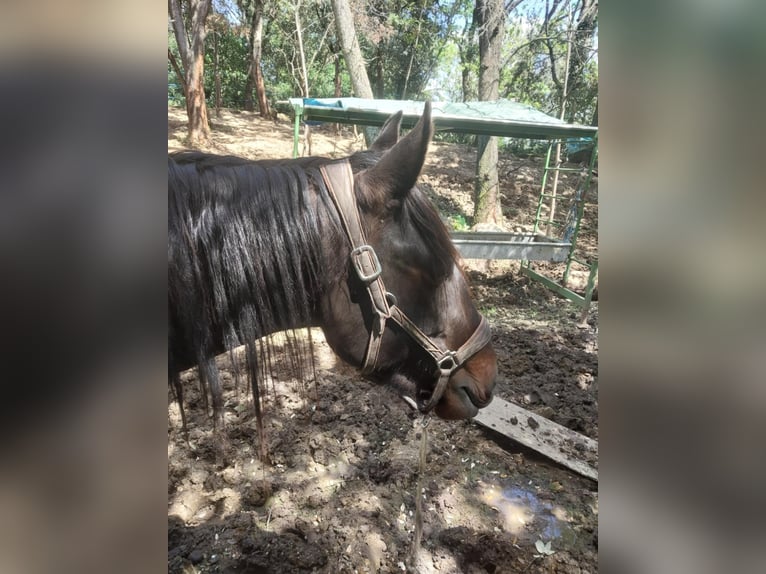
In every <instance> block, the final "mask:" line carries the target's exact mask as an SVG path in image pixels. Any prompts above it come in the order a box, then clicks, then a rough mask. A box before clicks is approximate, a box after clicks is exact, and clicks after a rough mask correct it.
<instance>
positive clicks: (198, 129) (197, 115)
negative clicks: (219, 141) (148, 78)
mask: <svg viewBox="0 0 766 574" xmlns="http://www.w3.org/2000/svg"><path fill="white" fill-rule="evenodd" d="M210 4H211V0H188V3H184V7H185V8H186V11H187V14H189V17H190V20H191V22H190V33H189V34H187V32H186V26H185V24H184V18H183V11H182V6H181V0H168V11H169V13H170V20H171V22H172V25H173V32H174V33H175V37H176V42H177V44H178V52H179V54H180V55H181V61H182V63H183V68H184V78H185V81H186V115H187V116H188V118H189V135H188V143H189V145H192V146H196V145H200V144H204V143H205V142H207V141H208V140H209V139H210V126H209V125H208V120H207V104H206V103H205V83H204V81H205V35H206V30H205V22H206V20H207V15H208V13H209V12H210Z"/></svg>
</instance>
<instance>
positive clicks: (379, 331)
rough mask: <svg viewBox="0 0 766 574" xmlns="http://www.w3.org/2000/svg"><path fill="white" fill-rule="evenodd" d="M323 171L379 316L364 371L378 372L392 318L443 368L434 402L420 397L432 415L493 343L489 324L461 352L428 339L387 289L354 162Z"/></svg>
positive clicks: (353, 258) (354, 263)
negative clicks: (460, 373) (456, 377)
mask: <svg viewBox="0 0 766 574" xmlns="http://www.w3.org/2000/svg"><path fill="white" fill-rule="evenodd" d="M319 171H320V172H321V174H322V178H323V179H324V182H325V185H326V186H327V191H328V192H329V194H330V197H331V198H332V200H333V203H334V204H335V207H336V209H337V210H338V214H339V215H340V219H341V221H342V223H343V229H344V230H345V232H346V236H347V237H348V239H349V241H350V243H351V265H352V267H353V268H354V270H355V271H356V274H357V276H358V277H359V279H360V280H361V281H362V283H364V285H365V288H366V290H367V293H368V294H369V296H370V301H371V303H372V312H373V314H374V315H375V321H374V323H373V325H372V329H370V338H369V341H368V343H367V351H366V353H365V356H364V361H363V362H362V373H363V374H369V373H371V372H372V371H373V370H374V369H375V365H376V364H377V362H378V355H379V354H380V346H381V342H382V340H383V332H384V331H385V329H386V323H387V321H388V320H389V319H391V320H392V321H394V322H395V323H396V324H397V325H399V327H401V329H402V330H403V331H404V332H406V333H407V334H408V335H409V336H410V337H411V338H412V339H413V340H414V341H415V342H416V343H417V344H418V345H420V347H421V348H422V349H423V350H424V351H425V352H426V353H428V354H429V355H430V356H431V357H432V358H433V359H434V361H435V363H436V366H437V368H438V369H439V373H440V375H439V381H438V382H437V383H436V386H435V387H434V390H433V392H432V393H431V396H430V397H429V398H428V400H422V399H421V398H420V397H418V398H417V406H418V410H420V412H422V413H427V412H429V411H431V410H432V409H433V408H434V407H435V406H436V405H437V403H438V402H439V401H440V400H441V398H442V395H444V391H445V390H446V389H447V383H448V382H449V378H450V376H451V375H452V373H454V372H455V371H457V370H458V369H459V368H460V367H462V366H463V365H464V364H465V362H466V361H467V360H468V359H470V358H471V357H473V356H474V355H475V354H476V353H478V352H479V351H480V350H481V349H483V348H484V347H485V346H486V345H487V344H488V343H489V342H490V338H491V333H490V329H489V324H488V323H487V320H486V319H485V318H484V317H482V318H481V321H480V322H479V325H478V327H476V330H475V331H474V332H473V334H472V335H471V336H470V337H469V338H468V340H467V341H466V342H465V343H463V345H462V346H461V347H460V348H459V349H458V350H457V351H451V350H448V349H442V348H441V346H439V345H438V344H437V343H436V342H435V341H434V340H433V339H431V337H429V336H428V335H426V334H425V333H424V332H423V331H422V329H420V328H419V327H418V326H417V325H416V324H415V323H413V322H412V321H411V320H410V318H409V317H407V315H405V313H404V312H403V311H402V310H401V309H400V308H399V307H397V305H396V298H395V297H394V296H393V294H391V293H389V292H387V291H386V288H385V285H383V280H382V279H381V277H380V274H381V272H382V268H381V265H380V261H379V260H378V256H377V254H376V253H375V250H374V249H373V248H372V246H371V245H369V244H368V243H367V239H366V238H365V235H364V230H363V229H362V223H361V220H360V219H359V209H358V207H357V204H356V196H355V195H354V175H353V173H352V172H351V165H350V164H349V162H348V160H344V161H342V162H336V163H329V164H326V165H323V166H321V167H320V168H319Z"/></svg>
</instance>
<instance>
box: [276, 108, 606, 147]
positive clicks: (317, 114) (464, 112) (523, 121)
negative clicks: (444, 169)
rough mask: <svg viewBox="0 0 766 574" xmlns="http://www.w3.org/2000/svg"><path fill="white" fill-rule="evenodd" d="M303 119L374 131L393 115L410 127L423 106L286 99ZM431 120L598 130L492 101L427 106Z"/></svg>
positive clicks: (563, 132)
mask: <svg viewBox="0 0 766 574" xmlns="http://www.w3.org/2000/svg"><path fill="white" fill-rule="evenodd" d="M289 101H290V105H291V106H293V108H294V110H295V113H296V116H297V117H299V116H302V119H303V120H311V121H319V122H334V123H344V124H359V125H369V126H379V125H382V124H383V122H385V121H386V119H387V118H388V117H389V116H390V115H391V114H393V113H395V112H398V111H399V110H401V111H402V112H403V118H402V125H403V126H404V127H412V126H413V125H415V122H417V120H418V119H419V118H420V116H421V115H422V113H423V106H424V102H417V101H413V100H401V101H400V100H369V99H363V98H316V99H314V98H291V99H290V100H289ZM432 118H433V121H434V125H435V127H436V129H437V130H439V131H447V132H454V133H467V134H477V135H490V136H501V137H514V138H529V139H555V138H572V137H593V136H595V135H596V132H597V131H598V128H597V127H595V126H584V125H580V124H568V123H566V122H564V121H561V120H559V119H558V118H554V117H552V116H549V115H547V114H544V113H542V112H541V111H539V110H536V109H534V108H533V107H531V106H528V105H525V104H520V103H518V102H513V101H510V100H496V101H493V102H465V103H450V102H433V103H432Z"/></svg>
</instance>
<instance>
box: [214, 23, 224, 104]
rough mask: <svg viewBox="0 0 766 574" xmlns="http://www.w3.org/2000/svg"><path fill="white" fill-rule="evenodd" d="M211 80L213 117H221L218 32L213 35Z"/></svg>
mask: <svg viewBox="0 0 766 574" xmlns="http://www.w3.org/2000/svg"><path fill="white" fill-rule="evenodd" d="M213 68H214V69H213V78H214V79H215V88H214V90H215V98H214V99H215V116H216V117H217V118H220V117H221V100H222V99H223V98H222V97H221V67H220V61H219V58H218V32H214V33H213Z"/></svg>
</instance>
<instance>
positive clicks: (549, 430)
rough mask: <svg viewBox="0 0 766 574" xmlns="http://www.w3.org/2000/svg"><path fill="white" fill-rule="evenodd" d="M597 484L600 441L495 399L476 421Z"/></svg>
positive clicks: (480, 412)
mask: <svg viewBox="0 0 766 574" xmlns="http://www.w3.org/2000/svg"><path fill="white" fill-rule="evenodd" d="M473 420H474V421H476V422H477V423H479V424H480V425H482V426H484V427H487V428H490V429H492V430H493V431H495V432H499V433H501V434H502V435H504V436H507V437H508V438H510V439H512V440H514V441H516V442H518V443H521V444H523V445H524V446H526V447H527V448H531V449H532V450H534V451H536V452H539V453H540V454H542V455H543V456H546V457H548V458H550V459H551V460H554V461H556V462H557V463H559V464H562V465H564V466H565V467H567V468H569V469H571V470H573V471H575V472H577V473H579V474H581V475H583V476H586V477H588V478H590V479H593V480H595V481H597V482H598V469H597V466H598V442H596V441H595V440H593V439H591V438H588V437H586V436H583V435H581V434H580V433H577V432H575V431H573V430H571V429H568V428H566V427H564V426H561V425H560V424H557V423H554V422H553V421H551V420H549V419H546V418H545V417H541V416H539V415H536V414H534V413H532V412H530V411H528V410H526V409H523V408H521V407H520V406H518V405H515V404H513V403H509V402H508V401H504V400H502V399H500V398H497V397H495V398H494V399H493V400H492V402H491V403H490V404H489V405H488V406H486V407H485V408H483V409H481V410H480V411H479V414H478V415H476V416H475V417H474V419H473Z"/></svg>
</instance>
